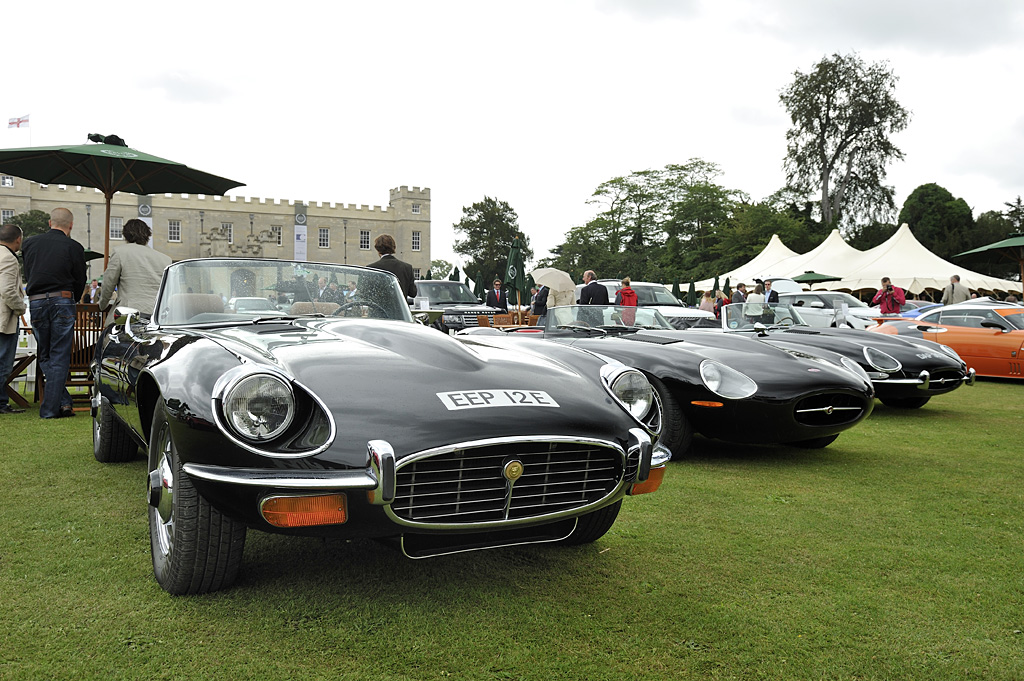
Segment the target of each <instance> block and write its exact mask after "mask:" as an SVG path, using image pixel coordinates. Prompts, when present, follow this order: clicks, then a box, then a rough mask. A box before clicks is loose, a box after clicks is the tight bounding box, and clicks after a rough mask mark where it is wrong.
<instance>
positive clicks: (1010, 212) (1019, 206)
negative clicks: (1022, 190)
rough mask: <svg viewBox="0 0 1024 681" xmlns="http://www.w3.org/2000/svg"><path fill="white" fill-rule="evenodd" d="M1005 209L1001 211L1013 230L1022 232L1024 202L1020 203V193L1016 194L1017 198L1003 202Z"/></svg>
mask: <svg viewBox="0 0 1024 681" xmlns="http://www.w3.org/2000/svg"><path fill="white" fill-rule="evenodd" d="M1003 205H1004V206H1006V208H1007V210H1006V211H1004V212H1003V215H1005V216H1006V219H1007V220H1009V221H1010V223H1011V224H1012V225H1013V231H1015V232H1022V231H1024V203H1021V200H1020V195H1019V194H1018V195H1017V200H1016V201H1014V202H1012V203H1010V202H1009V201H1007V202H1006V203H1004V204H1003Z"/></svg>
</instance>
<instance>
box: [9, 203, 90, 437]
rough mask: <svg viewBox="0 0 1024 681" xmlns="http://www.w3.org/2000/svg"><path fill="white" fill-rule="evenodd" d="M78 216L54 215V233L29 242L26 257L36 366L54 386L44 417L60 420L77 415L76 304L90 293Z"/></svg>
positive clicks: (48, 391) (44, 406) (48, 394)
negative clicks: (76, 232)
mask: <svg viewBox="0 0 1024 681" xmlns="http://www.w3.org/2000/svg"><path fill="white" fill-rule="evenodd" d="M73 223H74V218H73V216H72V215H71V211H69V210H68V209H67V208H55V209H54V210H53V211H52V212H51V213H50V231H49V232H47V233H46V234H37V235H36V236H33V237H30V238H28V239H25V242H24V243H23V244H22V246H21V253H22V255H23V256H24V259H25V279H26V280H27V282H28V285H27V286H26V287H25V292H26V293H27V294H28V304H29V310H30V311H31V314H32V331H33V333H34V334H35V337H36V352H37V358H36V362H37V363H38V366H39V368H40V370H42V372H43V377H44V378H45V379H46V383H47V384H48V385H47V386H46V387H47V389H46V390H45V392H44V396H43V403H42V404H41V405H40V406H39V416H40V418H44V419H56V418H61V417H64V416H74V415H75V412H74V410H73V409H72V408H71V395H70V394H69V393H68V391H67V388H66V387H65V383H66V382H67V377H68V371H69V368H70V365H71V344H72V341H73V339H74V331H75V302H76V301H77V300H79V299H80V298H81V297H82V292H83V291H84V290H85V249H84V248H82V244H80V243H78V242H77V241H75V240H74V239H72V238H71V227H72V225H73Z"/></svg>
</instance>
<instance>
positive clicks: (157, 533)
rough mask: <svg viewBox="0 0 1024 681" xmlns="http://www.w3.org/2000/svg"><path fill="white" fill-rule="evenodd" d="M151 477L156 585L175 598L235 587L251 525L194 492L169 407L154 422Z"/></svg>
mask: <svg viewBox="0 0 1024 681" xmlns="http://www.w3.org/2000/svg"><path fill="white" fill-rule="evenodd" d="M149 472H150V473H149V485H150V506H149V536H150V547H151V550H152V554H153V574H154V576H155V577H156V581H157V582H158V583H159V584H160V586H161V587H163V589H164V590H165V591H167V592H168V593H172V594H175V595H181V594H201V593H209V592H211V591H217V590H219V589H223V588H226V587H228V586H231V584H232V583H233V582H234V581H235V577H237V576H238V568H239V566H240V565H241V563H242V552H243V549H244V548H245V530H246V528H245V525H243V524H242V523H239V522H236V521H234V520H232V519H231V518H228V517H227V516H225V515H224V514H222V513H221V512H220V511H218V510H217V509H215V508H213V506H211V505H210V503H209V502H208V501H206V500H205V499H203V497H202V496H200V494H199V493H198V492H197V491H196V489H195V487H193V486H192V481H191V480H190V479H189V477H188V474H187V473H186V472H185V470H184V469H183V468H182V464H181V461H180V459H179V458H178V452H177V449H176V448H175V446H174V439H173V437H172V435H171V429H170V425H169V423H168V420H167V413H166V411H165V410H164V409H163V407H157V413H156V414H155V415H154V418H153V435H152V437H151V438H150V447H149Z"/></svg>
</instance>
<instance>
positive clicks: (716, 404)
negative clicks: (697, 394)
mask: <svg viewBox="0 0 1024 681" xmlns="http://www.w3.org/2000/svg"><path fill="white" fill-rule="evenodd" d="M690 404H692V405H693V406H695V407H724V406H725V402H709V401H707V400H693V401H691V402H690Z"/></svg>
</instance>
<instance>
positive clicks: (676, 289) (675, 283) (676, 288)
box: [672, 279, 683, 300]
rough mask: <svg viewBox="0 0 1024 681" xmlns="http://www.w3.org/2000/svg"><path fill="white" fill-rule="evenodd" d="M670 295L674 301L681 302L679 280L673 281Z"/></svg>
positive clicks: (681, 293)
mask: <svg viewBox="0 0 1024 681" xmlns="http://www.w3.org/2000/svg"><path fill="white" fill-rule="evenodd" d="M672 295H673V296H674V297H675V298H676V300H682V299H683V292H682V291H680V290H679V280H678V279H676V280H675V281H673V282H672Z"/></svg>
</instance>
